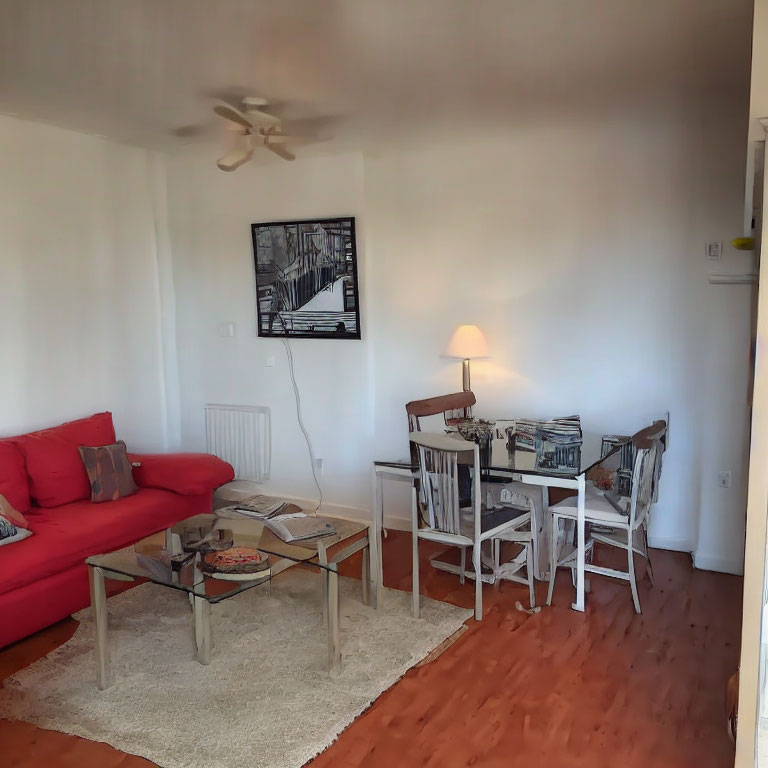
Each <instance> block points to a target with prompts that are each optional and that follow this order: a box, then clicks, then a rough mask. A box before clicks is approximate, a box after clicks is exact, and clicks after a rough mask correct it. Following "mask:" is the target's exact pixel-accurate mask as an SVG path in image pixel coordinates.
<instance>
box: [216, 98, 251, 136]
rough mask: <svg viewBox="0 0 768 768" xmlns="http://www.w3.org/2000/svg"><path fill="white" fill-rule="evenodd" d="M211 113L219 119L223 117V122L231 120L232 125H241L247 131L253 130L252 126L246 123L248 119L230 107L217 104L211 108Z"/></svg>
mask: <svg viewBox="0 0 768 768" xmlns="http://www.w3.org/2000/svg"><path fill="white" fill-rule="evenodd" d="M213 111H214V112H215V113H216V114H217V115H219V117H223V118H224V119H225V120H231V121H232V122H233V123H238V124H240V125H242V126H243V128H247V129H248V130H252V129H253V124H252V123H251V122H249V121H248V118H247V117H246V116H245V115H243V114H242V113H241V112H238V111H237V110H236V109H234V108H233V107H230V106H228V105H226V104H217V105H216V106H215V107H214V108H213Z"/></svg>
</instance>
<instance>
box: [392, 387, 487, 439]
mask: <svg viewBox="0 0 768 768" xmlns="http://www.w3.org/2000/svg"><path fill="white" fill-rule="evenodd" d="M476 402H477V400H476V399H475V394H474V392H454V393H453V394H450V395H438V396H437V397H428V398H426V399H425V400H412V401H411V402H410V403H407V404H406V406H405V412H406V414H408V431H409V432H420V431H421V423H420V421H419V420H420V419H421V418H423V417H424V416H435V415H437V414H438V413H442V414H443V417H444V419H445V423H446V425H448V426H450V425H452V424H455V423H456V422H457V421H461V420H462V419H470V418H472V406H473V405H474V404H475V403H476Z"/></svg>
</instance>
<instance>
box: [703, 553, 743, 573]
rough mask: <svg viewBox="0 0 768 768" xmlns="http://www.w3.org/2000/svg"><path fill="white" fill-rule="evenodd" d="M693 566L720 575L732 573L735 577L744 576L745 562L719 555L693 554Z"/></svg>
mask: <svg viewBox="0 0 768 768" xmlns="http://www.w3.org/2000/svg"><path fill="white" fill-rule="evenodd" d="M693 564H694V565H695V566H696V568H698V569H699V570H701V571H717V572H718V573H732V574H733V575H735V576H743V575H744V561H743V560H741V559H739V560H734V559H732V558H727V557H718V556H717V555H707V554H699V553H698V552H694V553H693Z"/></svg>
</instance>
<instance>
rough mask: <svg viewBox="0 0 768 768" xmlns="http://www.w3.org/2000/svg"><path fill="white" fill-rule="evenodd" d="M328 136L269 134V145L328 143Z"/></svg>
mask: <svg viewBox="0 0 768 768" xmlns="http://www.w3.org/2000/svg"><path fill="white" fill-rule="evenodd" d="M329 138H330V137H329V136H323V137H320V136H285V135H284V134H282V133H270V134H269V139H268V141H269V143H270V144H318V143H320V142H321V141H328V140H329Z"/></svg>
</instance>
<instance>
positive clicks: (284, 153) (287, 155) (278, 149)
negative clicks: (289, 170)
mask: <svg viewBox="0 0 768 768" xmlns="http://www.w3.org/2000/svg"><path fill="white" fill-rule="evenodd" d="M264 146H265V147H266V148H267V149H268V150H269V151H270V152H274V153H275V154H276V155H279V156H280V157H282V158H283V160H295V159H296V155H294V154H293V152H289V151H288V150H287V149H286V148H285V147H283V146H281V145H280V144H272V143H271V141H265V142H264Z"/></svg>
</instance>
